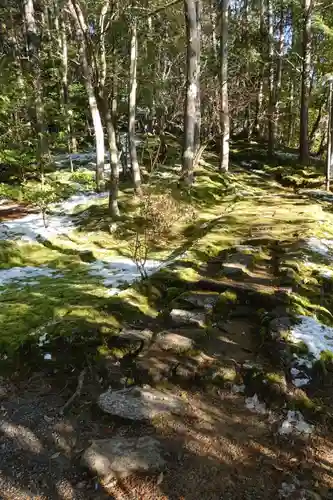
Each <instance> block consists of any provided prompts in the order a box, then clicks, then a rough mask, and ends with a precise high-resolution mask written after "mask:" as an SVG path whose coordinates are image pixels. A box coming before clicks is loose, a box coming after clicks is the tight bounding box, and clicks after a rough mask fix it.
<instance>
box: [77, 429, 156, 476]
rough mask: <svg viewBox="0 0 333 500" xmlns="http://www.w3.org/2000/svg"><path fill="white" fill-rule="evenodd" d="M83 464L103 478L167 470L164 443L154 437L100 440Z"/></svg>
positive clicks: (84, 455)
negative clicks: (162, 452)
mask: <svg viewBox="0 0 333 500" xmlns="http://www.w3.org/2000/svg"><path fill="white" fill-rule="evenodd" d="M82 463H83V465H84V466H86V467H88V469H89V470H90V471H91V472H92V473H93V474H94V475H97V476H99V477H101V478H107V479H108V480H109V479H112V478H115V479H118V478H119V479H120V478H124V477H127V476H130V475H132V474H136V473H141V474H142V473H146V474H148V473H150V472H157V471H159V470H161V469H163V468H164V466H165V460H164V459H163V457H162V455H161V444H160V442H159V441H157V440H156V439H154V438H153V437H151V436H142V437H133V438H132V437H131V438H128V437H123V436H116V437H113V438H111V439H99V440H96V441H94V442H93V443H92V445H91V446H89V448H87V449H86V451H85V452H84V454H83V457H82Z"/></svg>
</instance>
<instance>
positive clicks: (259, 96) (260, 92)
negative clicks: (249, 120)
mask: <svg viewBox="0 0 333 500" xmlns="http://www.w3.org/2000/svg"><path fill="white" fill-rule="evenodd" d="M265 41H266V29H265V4H264V0H260V53H261V61H260V66H261V68H260V76H259V85H258V92H257V98H256V115H255V120H254V130H255V132H256V135H257V136H260V135H261V134H262V132H260V123H259V121H260V116H261V112H262V103H263V99H264V77H265V51H264V46H265Z"/></svg>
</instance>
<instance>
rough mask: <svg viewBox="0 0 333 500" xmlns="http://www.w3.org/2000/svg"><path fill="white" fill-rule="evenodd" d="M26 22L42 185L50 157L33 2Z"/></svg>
mask: <svg viewBox="0 0 333 500" xmlns="http://www.w3.org/2000/svg"><path fill="white" fill-rule="evenodd" d="M24 20H25V28H26V34H27V47H28V56H29V64H30V73H31V75H32V77H33V79H34V100H35V115H36V117H35V130H36V135H37V137H38V146H37V163H38V166H39V172H40V176H41V181H42V183H43V182H44V170H45V163H46V161H47V156H48V143H47V137H46V128H45V121H44V101H43V88H42V80H41V68H40V58H39V51H40V33H39V32H38V30H37V24H36V19H35V9H34V3H33V0H24Z"/></svg>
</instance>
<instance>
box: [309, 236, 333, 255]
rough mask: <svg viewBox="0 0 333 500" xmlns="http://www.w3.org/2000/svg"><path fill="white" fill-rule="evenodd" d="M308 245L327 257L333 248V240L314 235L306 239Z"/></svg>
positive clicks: (312, 249) (310, 248)
mask: <svg viewBox="0 0 333 500" xmlns="http://www.w3.org/2000/svg"><path fill="white" fill-rule="evenodd" d="M306 245H307V247H308V248H309V250H311V251H312V252H315V253H318V254H319V255H322V256H324V257H326V256H327V255H329V254H330V252H331V251H332V250H333V240H330V239H324V238H323V239H319V238H315V237H314V236H312V237H311V238H308V239H307V240H306Z"/></svg>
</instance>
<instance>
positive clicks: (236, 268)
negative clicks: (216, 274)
mask: <svg viewBox="0 0 333 500" xmlns="http://www.w3.org/2000/svg"><path fill="white" fill-rule="evenodd" d="M221 270H222V273H223V275H224V276H226V277H227V278H237V277H241V276H244V275H246V272H245V271H244V268H243V266H242V265H241V264H232V263H226V264H222V268H221Z"/></svg>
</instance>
